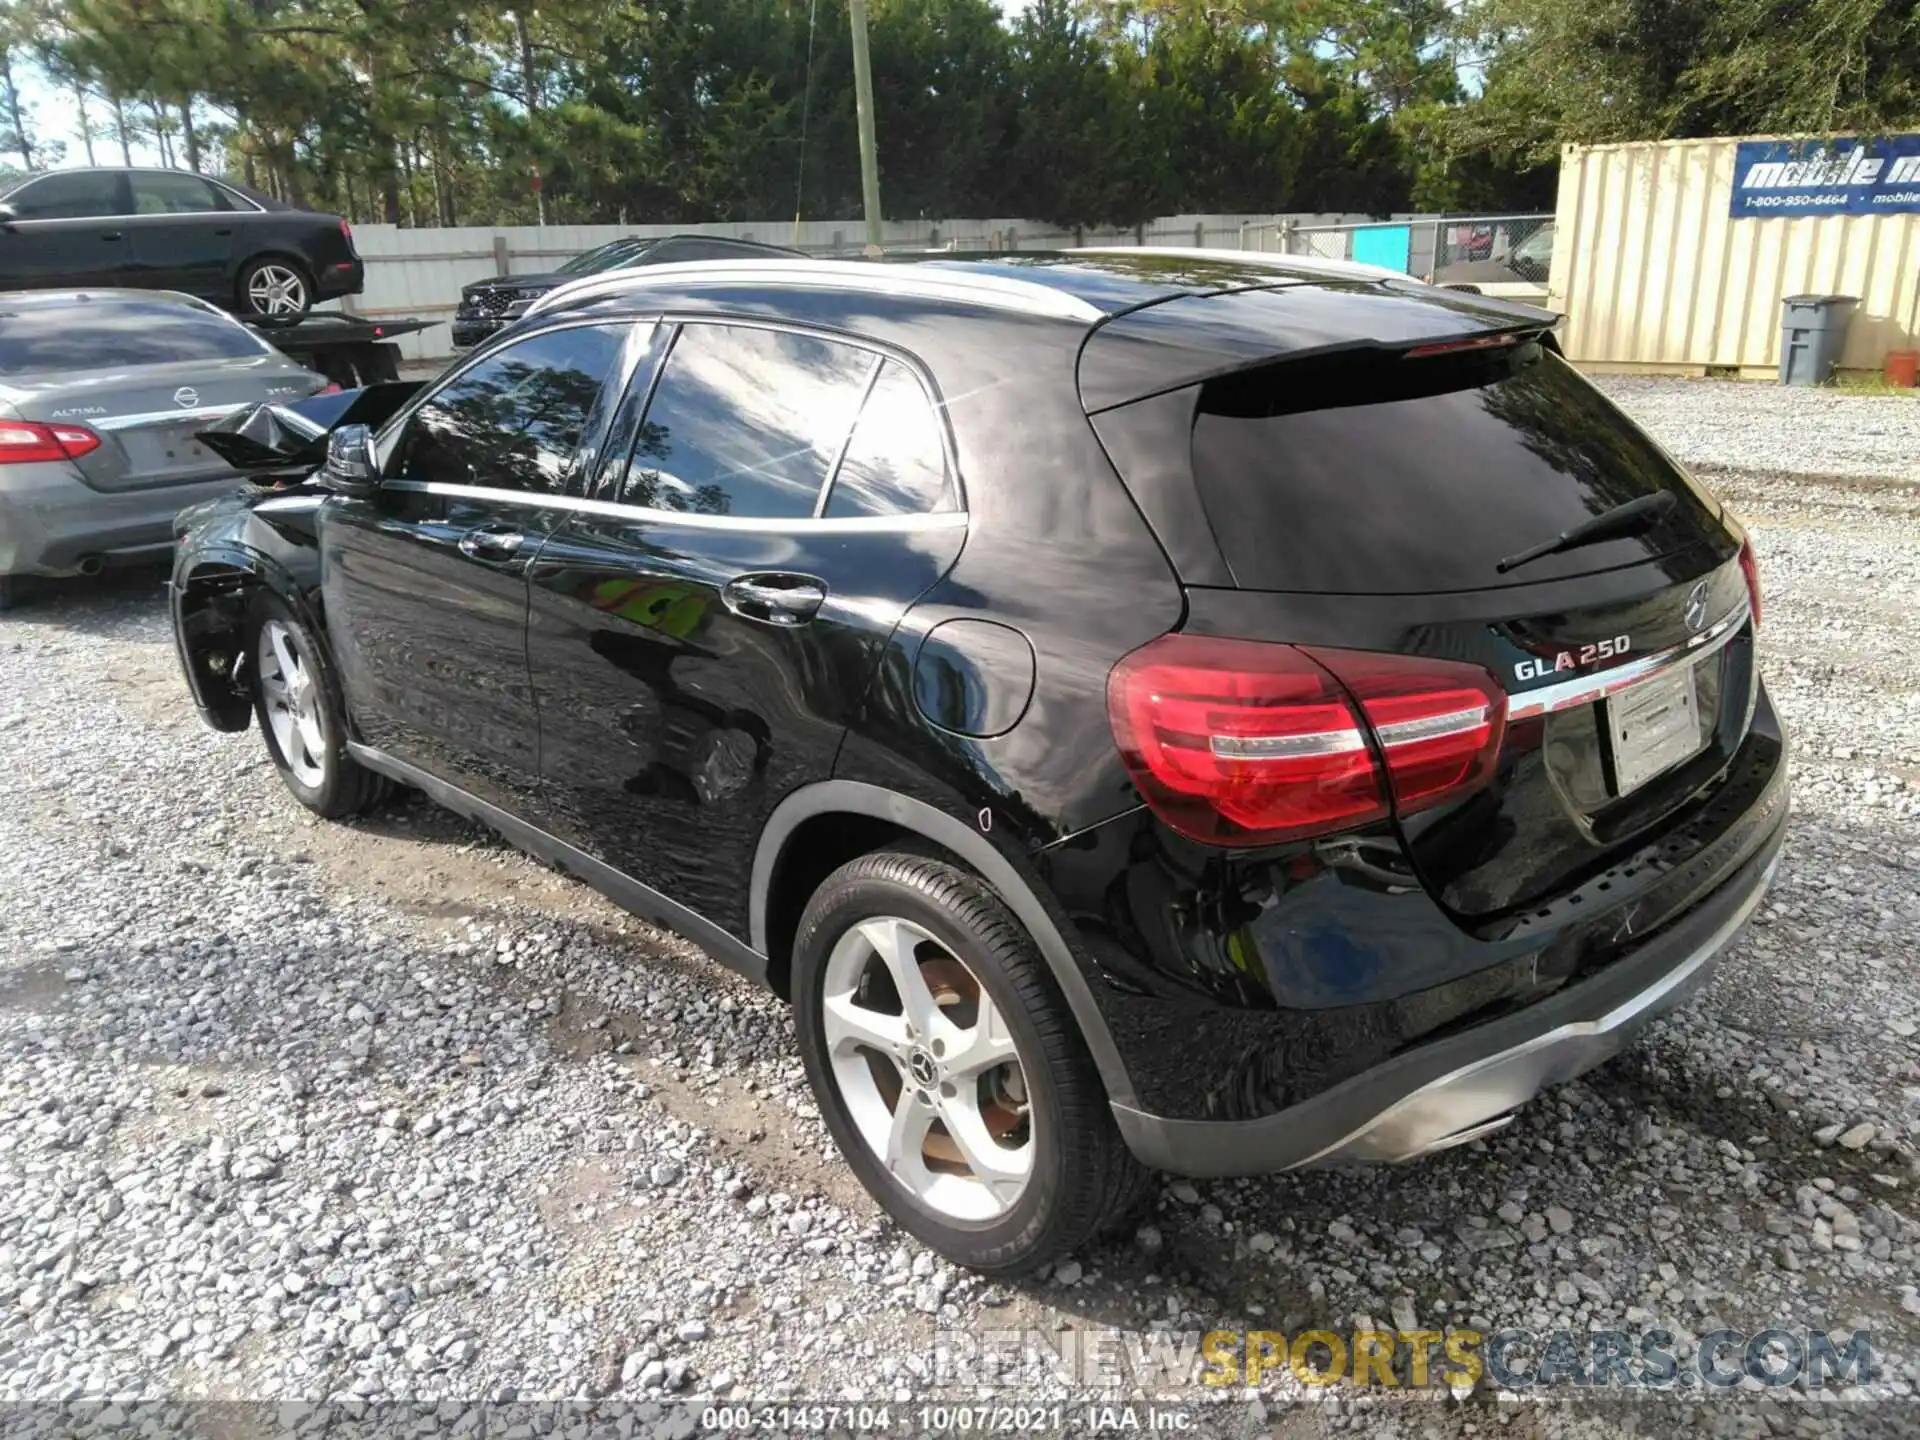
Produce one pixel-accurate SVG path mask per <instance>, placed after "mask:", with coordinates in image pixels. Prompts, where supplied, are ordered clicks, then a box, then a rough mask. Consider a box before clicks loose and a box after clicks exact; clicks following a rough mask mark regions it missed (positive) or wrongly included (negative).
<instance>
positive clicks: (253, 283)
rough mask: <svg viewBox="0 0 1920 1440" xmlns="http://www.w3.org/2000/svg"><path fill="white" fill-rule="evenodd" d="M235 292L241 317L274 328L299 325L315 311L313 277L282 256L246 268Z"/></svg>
mask: <svg viewBox="0 0 1920 1440" xmlns="http://www.w3.org/2000/svg"><path fill="white" fill-rule="evenodd" d="M235 292H236V298H237V299H238V300H239V302H240V313H241V314H243V315H246V316H249V317H251V318H252V319H255V320H264V321H266V322H267V323H269V324H273V325H296V324H298V323H299V322H300V321H302V320H304V319H306V318H307V312H308V311H309V310H311V309H313V277H312V276H311V275H309V274H307V272H306V269H305V267H304V266H301V265H298V264H296V263H295V262H294V261H292V260H287V259H284V258H282V257H281V256H278V255H262V256H260V257H259V258H257V259H254V260H249V261H248V262H247V263H246V264H245V265H243V266H242V267H241V268H240V281H239V284H238V285H237V286H236V287H235Z"/></svg>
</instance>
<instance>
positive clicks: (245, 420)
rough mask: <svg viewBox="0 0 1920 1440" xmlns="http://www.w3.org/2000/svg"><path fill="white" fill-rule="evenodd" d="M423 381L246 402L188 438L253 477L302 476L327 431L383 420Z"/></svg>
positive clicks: (315, 460)
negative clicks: (261, 401)
mask: <svg viewBox="0 0 1920 1440" xmlns="http://www.w3.org/2000/svg"><path fill="white" fill-rule="evenodd" d="M423 383H425V382H423V381H419V380H392V381H387V382H385V383H383V384H379V385H368V386H364V387H362V388H361V389H358V390H330V391H327V392H325V393H323V394H319V395H309V396H308V397H307V398H306V399H304V400H294V401H290V402H285V403H281V402H270V403H262V404H259V405H249V406H247V407H245V408H244V409H241V410H236V411H234V412H233V413H232V414H231V415H228V416H226V417H224V418H223V419H220V420H216V421H215V422H214V423H213V424H211V425H209V426H208V427H207V428H206V429H205V430H201V431H197V432H195V435H194V438H195V439H196V440H198V441H199V442H200V443H201V444H202V445H205V446H206V447H207V448H208V449H209V450H211V451H213V453H214V454H216V455H218V456H219V457H220V458H221V459H222V460H224V461H226V462H227V463H228V464H229V465H231V466H232V467H233V468H234V469H236V470H240V471H243V472H245V473H246V474H248V475H249V476H252V477H254V478H255V480H256V482H257V483H262V484H278V483H284V482H285V481H288V480H296V479H304V478H305V477H306V476H307V475H308V474H309V473H311V472H312V471H313V470H314V469H315V468H316V467H317V466H319V465H320V464H321V462H323V461H324V460H325V459H326V458H327V435H328V433H329V432H330V431H332V430H334V429H336V428H338V427H339V426H341V425H370V426H378V425H382V424H384V423H385V422H386V421H387V420H389V419H391V418H392V417H393V415H394V414H395V413H396V412H397V411H398V410H399V409H400V407H401V406H402V405H404V404H406V402H407V401H408V400H410V399H412V398H413V395H414V393H415V392H416V391H417V390H419V388H420V387H421V385H422V384H423Z"/></svg>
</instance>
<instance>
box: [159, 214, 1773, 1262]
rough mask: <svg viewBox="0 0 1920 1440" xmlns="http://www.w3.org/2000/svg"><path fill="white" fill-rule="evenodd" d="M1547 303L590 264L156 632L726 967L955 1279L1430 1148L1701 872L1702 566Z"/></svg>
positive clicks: (1673, 970)
mask: <svg viewBox="0 0 1920 1440" xmlns="http://www.w3.org/2000/svg"><path fill="white" fill-rule="evenodd" d="M1552 318H1553V317H1551V316H1549V315H1546V314H1545V313H1543V312H1540V311H1537V310H1532V309H1529V308H1526V307H1521V306H1515V305H1508V304H1504V303H1502V302H1499V301H1495V300H1488V299H1483V298H1481V297H1477V296H1471V295H1464V294H1460V293H1458V292H1453V291H1447V290H1441V289H1435V288H1431V287H1428V286H1425V285H1421V284H1418V283H1415V282H1412V281H1408V280H1405V279H1400V278H1390V277H1387V276H1385V275H1384V274H1383V273H1382V272H1374V271H1370V270H1365V269H1361V268H1357V267H1351V266H1342V265H1332V264H1316V263H1314V262H1310V261H1302V260H1292V259H1284V260H1283V259H1277V258H1272V257H1265V258H1263V257H1255V256H1236V255H1232V254H1226V255H1219V254H1213V255H1209V254H1206V253H1204V252H1192V253H1183V252H1154V251H1148V250H1142V251H1126V252H1114V253H1102V252H1092V253H1090V252H1074V253H1069V254H1065V255H1059V256H1051V257H1039V258H1032V259H1019V260H1015V259H1008V260H1005V261H1002V262H998V263H993V262H976V263H946V262H940V261H930V262H925V263H919V264H911V265H874V264H864V263H858V262H845V263H843V262H832V261H805V260H792V261H768V260H759V261H754V262H721V263H711V264H702V265H686V266H661V267H657V268H649V269H645V270H639V271H634V272H631V273H624V274H614V275H608V276H603V277H599V278H597V279H590V280H587V281H583V282H579V283H576V284H574V285H571V286H568V287H565V288H563V289H561V290H557V291H555V292H553V293H552V294H550V295H549V296H547V297H546V298H545V299H544V300H542V301H540V302H539V303H538V304H536V305H535V306H534V308H533V310H532V313H531V314H530V315H529V316H528V317H526V319H524V320H523V321H522V322H521V323H520V325H519V326H517V327H516V329H515V330H514V331H513V332H512V333H511V334H509V335H505V336H502V337H500V339H499V340H498V341H496V342H495V343H493V344H492V345H490V346H487V347H485V348H483V349H481V350H480V351H478V352H477V353H476V354H474V355H473V356H472V357H470V358H469V359H467V360H466V361H465V362H464V363H462V364H460V365H459V366H457V367H456V368H454V369H453V370H451V371H450V372H449V373H448V374H447V375H445V376H444V377H442V378H441V379H440V380H438V381H437V382H434V383H433V384H431V385H429V386H427V387H425V388H424V389H422V390H421V391H420V392H419V393H417V394H415V395H412V396H411V397H409V398H407V399H406V401H405V403H403V404H401V405H400V406H399V408H398V409H397V411H395V412H394V413H393V414H392V415H391V417H390V418H388V419H386V420H385V421H384V422H383V423H382V424H380V426H379V427H378V428H377V429H376V430H370V429H368V428H366V427H365V426H362V425H354V424H340V425H337V426H336V428H334V429H333V430H332V432H331V434H330V435H328V436H326V438H325V441H324V443H325V446H326V461H325V464H324V466H322V468H320V469H319V471H318V472H317V473H316V474H315V475H314V476H313V478H312V481H311V483H299V484H296V485H294V486H293V487H292V488H291V489H288V488H286V487H284V486H283V487H282V488H280V489H279V490H277V491H276V492H275V493H274V494H273V496H272V498H271V499H270V500H267V501H261V500H260V499H258V498H257V497H255V498H253V499H251V500H249V499H245V498H242V499H235V500H230V501H225V502H216V503H215V504H213V505H212V506H209V507H206V508H203V509H202V510H200V511H199V512H197V513H194V514H192V515H190V516H189V517H188V519H187V527H188V528H187V532H186V533H185V535H184V537H183V542H182V544H181V546H180V548H179V555H178V563H177V566H176V569H175V572H174V577H173V606H174V620H175V630H176V635H177V639H178V646H179V652H180V657H181V661H182V663H183V665H184V667H185V670H186V675H187V678H188V680H189V682H190V684H191V686H192V689H193V692H194V695H195V697H196V700H197V702H198V705H199V707H200V710H201V712H202V713H203V715H204V716H205V718H206V719H207V721H208V722H209V723H210V724H212V725H213V726H215V727H216V728H218V729H223V730H237V729H241V728H244V727H245V726H246V725H247V724H248V723H249V719H250V718H252V717H257V718H258V719H259V721H260V728H261V730H262V731H263V734H264V738H265V741H266V744H267V747H268V750H269V752H270V754H271V755H272V758H273V760H274V763H275V764H276V766H277V767H278V768H279V771H280V773H281V775H282V776H283V777H284V778H285V780H286V783H287V785H288V787H289V788H290V789H291V790H292V791H293V793H294V795H295V796H296V797H298V799H299V800H300V801H301V802H302V803H303V804H305V805H307V806H308V807H310V808H311V809H313V810H315V811H317V812H319V813H320V814H322V815H327V816H342V815H347V814H351V813H353V812H356V811H359V810H361V809H363V808H365V807H367V806H369V805H372V804H374V803H376V802H377V801H378V800H379V798H380V797H381V795H382V794H383V793H384V792H385V790H386V789H387V787H388V786H389V785H390V784H393V783H398V784H402V785H408V786H417V787H419V788H420V789H422V790H424V791H426V792H427V793H428V794H429V795H430V796H432V797H434V798H435V799H437V800H439V801H441V802H443V803H445V804H447V805H449V806H451V807H452V808H454V809H456V810H458V811H460V812H462V813H463V814H466V815H468V816H472V817H475V818H477V819H479V820H481V821H483V822H485V823H486V824H488V825H491V826H493V827H495V828H496V829H498V830H499V831H500V832H502V833H503V834H505V835H506V836H507V837H509V838H510V839H511V840H513V841H515V842H516V843H518V844H520V845H522V846H524V847H525V848H526V849H528V850H530V851H532V852H533V853H534V854H536V855H538V856H540V857H542V858H544V859H545V860H547V861H549V862H551V863H553V864H555V865H557V866H559V867H561V868H562V869H564V870H566V871H568V872H570V873H572V874H574V875H577V876H579V877H580V878H582V879H584V880H586V881H587V882H588V883H589V884H591V885H593V886H595V887H597V888H599V889H600V890H603V891H604V892H605V893H606V894H608V895H609V896H611V897H613V898H614V899H615V900H617V901H618V902H620V903H621V904H623V905H625V906H627V907H629V908H630V909H631V910H633V911H634V912H636V913H637V914H639V915H641V916H643V917H645V918H647V919H649V920H652V921H656V922H658V923H660V924H662V925H666V926H670V927H672V928H673V929H675V930H677V931H679V932H681V933H682V934H685V935H687V936H689V937H691V938H693V939H694V940H696V941H697V942H699V943H700V944H701V945H703V946H705V947H706V948H707V950H708V951H709V952H710V953H711V954H712V955H714V956H715V957H716V958H718V959H719V960H721V961H722V962H724V963H726V964H728V965H731V966H733V967H735V968H737V969H738V970H740V971H742V972H744V973H746V974H748V975H750V976H752V977H754V978H756V979H758V980H761V981H763V982H764V983H766V984H768V985H770V986H772V987H773V988H774V989H775V990H777V991H778V992H779V993H780V994H781V995H783V996H785V997H787V998H789V999H790V1000H791V1002H792V1004H793V1009H794V1017H795V1025H796V1029H797V1031H798V1034H799V1044H800V1048H801V1050H802V1053H803V1056H804V1059H805V1064H806V1069H807V1073H808V1076H809V1078H810V1080H811V1082H812V1084H813V1087H814V1089H815V1091H816V1092H817V1094H818V1096H819V1100H820V1105H821V1108H822V1112H823V1114H824V1116H825V1118H826V1120H827V1123H828V1124H829V1126H830V1127H831V1129H832V1132H833V1134H834V1136H835V1138H836V1139H837V1141H838V1142H839V1145H840V1148H841V1149H842V1151H843V1152H844V1154H845V1156H846V1159H847V1162H848V1164H850V1165H851V1166H852V1167H853V1169H854V1170H855V1172H856V1173H857V1174H858V1175H859V1177H860V1179H861V1180H862V1181H863V1182H864V1183H865V1185H866V1186H867V1188H868V1189H869V1190H870V1191H871V1192H872V1193H873V1195H874V1196H875V1198H876V1199H878V1200H879V1202H880V1203H881V1204H882V1205H883V1206H885V1207H886V1209H888V1210H889V1211H891V1212H892V1213H893V1214H894V1215H895V1216H896V1217H897V1218H898V1219H899V1220H900V1222H901V1223H902V1224H903V1225H905V1226H906V1227H907V1228H908V1229H909V1230H911V1231H912V1232H913V1233H915V1234H916V1235H918V1236H920V1237H921V1238H922V1239H923V1240H925V1241H926V1242H927V1243H928V1244H929V1245H931V1246H933V1247H935V1248H936V1249H938V1250H940V1251H942V1252H943V1253H945V1254H946V1255H948V1256H951V1257H952V1258H953V1259H955V1260H957V1261H959V1262H961V1263H963V1264H966V1265H969V1266H973V1267H976V1268H978V1269H981V1270H986V1271H1013V1270H1018V1269H1022V1268H1025V1267H1030V1266H1032V1265H1034V1264H1036V1263H1038V1262H1040V1261H1042V1260H1045V1259H1047V1258H1048V1257H1051V1256H1056V1255H1059V1254H1061V1253H1062V1252H1065V1251H1067V1250H1070V1249H1072V1248H1073V1247H1075V1246H1077V1245H1079V1244H1080V1243H1081V1242H1083V1241H1085V1240H1086V1239H1088V1237H1089V1236H1091V1235H1092V1234H1094V1233H1095V1231H1096V1230H1097V1229H1099V1228H1100V1227H1101V1226H1102V1224H1103V1223H1104V1222H1107V1221H1109V1220H1110V1219H1112V1218H1114V1217H1116V1216H1117V1215H1118V1214H1120V1213H1121V1212H1122V1211H1124V1210H1125V1208H1126V1207H1127V1206H1128V1204H1129V1203H1130V1202H1131V1200H1132V1199H1133V1197H1134V1196H1135V1195H1136V1194H1138V1193H1139V1191H1140V1188H1141V1184H1142V1178H1143V1176H1145V1175H1146V1174H1147V1173H1149V1172H1150V1171H1151V1170H1154V1169H1162V1170H1171V1171H1178V1172H1183V1173H1186V1174H1189V1175H1222V1174H1245V1173H1255V1172H1270V1171H1279V1170H1284V1169H1288V1168H1291V1167H1294V1166H1301V1165H1308V1164H1314V1163H1322V1162H1329V1161H1345V1160H1407V1159H1410V1158H1412V1157H1414V1156H1418V1155H1422V1154H1425V1153H1428V1152H1431V1151H1434V1150H1438V1149H1441V1148H1443V1147H1446V1146H1450V1145H1457V1144H1460V1143H1462V1142H1464V1141H1467V1140H1470V1139H1472V1138H1474V1137H1477V1136H1482V1135H1486V1134H1487V1133H1489V1132H1490V1131H1493V1130H1496V1129H1498V1128H1499V1127H1500V1126H1502V1125H1504V1124H1505V1123H1507V1121H1508V1119H1509V1118H1510V1116H1511V1114H1512V1112H1513V1111H1514V1109H1515V1107H1517V1106H1519V1105H1521V1104H1523V1103H1524V1102H1525V1101H1526V1100H1528V1099H1529V1097H1531V1096H1533V1095H1534V1094H1535V1093H1536V1092H1538V1091H1539V1090H1541V1089H1542V1088H1543V1087H1545V1086H1548V1085H1551V1084H1553V1083H1555V1082H1558V1081H1561V1080H1564V1079H1566V1078H1568V1077H1569V1076H1572V1075H1575V1074H1577V1073H1579V1072H1581V1071H1583V1070H1585V1069H1587V1068H1589V1067H1590V1066H1592V1065H1594V1064H1596V1063H1598V1062H1599V1061H1600V1060H1602V1059H1604V1058H1605V1057H1606V1056H1608V1055H1609V1054H1611V1053H1613V1052H1614V1051H1616V1050H1618V1049H1619V1048H1620V1047H1621V1046H1622V1045H1623V1044H1624V1043H1625V1041H1626V1040H1627V1038H1628V1037H1629V1036H1630V1035H1631V1034H1632V1033H1633V1032H1634V1031H1635V1030H1636V1029H1637V1028H1638V1027H1639V1026H1640V1025H1642V1024H1643V1023H1644V1022H1645V1021H1646V1020H1648V1018H1649V1017H1651V1016H1653V1015H1655V1014H1656V1013H1658V1012H1660V1011H1662V1010H1664V1009H1666V1008H1668V1007H1670V1006H1673V1005H1675V1004H1676V1003H1678V1002H1679V1001H1680V1000H1682V999H1683V998H1684V997H1685V996H1687V995H1688V994H1689V993H1690V992H1691V991H1692V990H1693V989H1694V988H1695V987H1696V986H1697V985H1698V984H1699V983H1700V982H1701V981H1702V980H1703V979H1704V978H1705V977H1706V975H1707V974H1708V972H1709V969H1710V967H1711V966H1712V965H1713V963H1714V961H1715V959H1716V957H1718V956H1719V955H1720V954H1721V953H1722V952H1723V951H1725V950H1726V949H1727V947H1728V946H1729V945H1730V944H1731V943H1732V942H1733V940H1734V938H1735V937H1736V936H1737V935H1738V934H1739V933H1740V930H1741V928H1742V925H1743V923H1744V922H1745V921H1746V919H1747V917H1748V916H1749V915H1750V914H1751V913H1752V912H1753V910H1754V908H1755V906H1756V905H1758V904H1759V903H1760V899H1761V896H1762V894H1763V892H1764V890H1765V887H1766V884H1767V881H1768V879H1769V877H1770V875H1771V873H1772V869H1773V866H1774V863H1775V857H1776V854H1777V852H1778V850H1779V847H1780V841H1781V833H1782V827H1783V825H1784V822H1785V818H1786V811H1787V801H1786V766H1785V741H1784V738H1783V735H1782V731H1781V726H1780V722H1779V720H1778V718H1777V717H1776V715H1775V713H1774V710H1773V707H1772V705H1771V704H1770V703H1769V702H1768V699H1767V693H1766V690H1765V687H1764V686H1763V685H1762V683H1761V681H1760V678H1759V674H1758V672H1757V669H1756V664H1755V649H1754V629H1755V626H1756V625H1757V624H1758V622H1759V615H1760V597H1759V590H1758V585H1757V578H1756V573H1755V568H1754V562H1753V553H1752V550H1751V548H1750V547H1749V546H1748V544H1747V543H1746V539H1745V536H1744V533H1743V531H1742V530H1741V528H1740V526H1739V524H1738V522H1737V521H1736V520H1735V519H1734V518H1733V517H1732V516H1731V515H1729V514H1728V513H1727V512H1726V511H1725V510H1724V509H1723V508H1722V506H1721V505H1720V504H1719V502H1718V501H1716V500H1715V499H1714V498H1713V497H1712V496H1711V495H1710V494H1708V493H1706V492H1705V491H1704V490H1702V489H1701V488H1700V487H1699V486H1697V485H1696V484H1694V483H1693V482H1692V481H1691V480H1690V479H1689V478H1688V477H1687V475H1686V474H1685V473H1684V472H1683V471H1682V470H1681V469H1680V468H1679V467H1678V466H1677V465H1676V464H1675V463H1674V462H1673V461H1672V460H1671V459H1669V458H1668V457H1667V456H1666V455H1664V454H1663V453H1662V452H1661V451H1660V449H1659V448H1658V447H1657V446H1656V445H1654V444H1653V442H1652V441H1650V440H1649V439H1648V438H1647V437H1646V436H1645V435H1643V434H1642V433H1641V432H1640V431H1639V430H1638V429H1636V428H1635V427H1634V425H1633V424H1631V423H1630V422H1629V421H1628V420H1627V419H1625V418H1624V417H1623V416H1622V415H1621V413H1620V412H1619V411H1618V410H1616V409H1615V408H1614V406H1613V405H1612V404H1610V403H1609V402H1608V401H1607V400H1606V399H1605V398H1604V397H1603V396H1602V395H1601V394H1600V393H1599V392H1598V391H1597V390H1595V389H1594V388H1593V387H1592V386H1591V385H1589V384H1588V383H1587V382H1586V381H1585V380H1583V379H1582V378H1581V377H1580V376H1579V375H1578V374H1577V373H1576V372H1575V371H1574V370H1573V368H1572V367H1571V366H1569V365H1568V364H1567V362H1566V361H1565V360H1563V359H1562V358H1561V356H1560V354H1559V353H1558V351H1557V349H1556V346H1555V343H1554V339H1553V334H1552V328H1551V324H1552ZM324 403H330V404H332V405H334V406H335V407H336V410H337V407H338V406H339V405H340V403H341V402H340V400H339V398H338V397H331V398H330V399H329V401H327V402H324ZM384 408H388V407H387V406H385V405H383V404H375V405H374V407H373V409H374V412H376V413H377V412H378V411H380V410H381V409H384ZM352 409H353V407H352V406H351V405H349V406H348V407H347V411H346V412H345V413H348V414H350V413H352ZM304 433H306V434H311V435H316V436H317V435H318V433H319V431H318V430H317V429H315V428H314V427H313V426H308V427H307V428H306V430H305V432H304Z"/></svg>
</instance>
